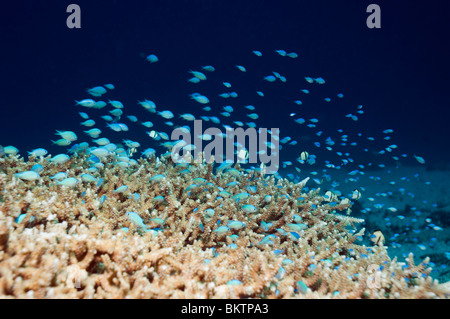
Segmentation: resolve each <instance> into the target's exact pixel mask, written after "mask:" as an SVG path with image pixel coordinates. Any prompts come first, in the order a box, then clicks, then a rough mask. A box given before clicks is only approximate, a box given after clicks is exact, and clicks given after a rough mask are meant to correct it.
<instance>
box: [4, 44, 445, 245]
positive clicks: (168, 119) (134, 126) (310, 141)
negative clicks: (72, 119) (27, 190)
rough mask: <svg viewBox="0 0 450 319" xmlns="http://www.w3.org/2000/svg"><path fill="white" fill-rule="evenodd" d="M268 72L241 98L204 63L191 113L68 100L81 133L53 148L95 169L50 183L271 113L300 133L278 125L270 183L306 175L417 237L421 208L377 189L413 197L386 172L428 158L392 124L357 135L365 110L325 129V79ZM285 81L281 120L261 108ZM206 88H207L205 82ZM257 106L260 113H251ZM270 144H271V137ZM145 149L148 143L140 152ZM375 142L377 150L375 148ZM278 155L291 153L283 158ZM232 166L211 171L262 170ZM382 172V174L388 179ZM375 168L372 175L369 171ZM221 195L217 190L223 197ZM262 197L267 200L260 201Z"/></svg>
mask: <svg viewBox="0 0 450 319" xmlns="http://www.w3.org/2000/svg"><path fill="white" fill-rule="evenodd" d="M249 54H250V55H253V58H254V59H261V58H262V57H266V56H270V57H271V58H272V59H273V61H274V62H277V61H278V59H284V60H283V63H293V64H295V63H300V62H299V61H301V57H300V55H299V54H298V53H295V52H288V51H285V50H281V49H280V50H274V51H272V52H262V51H258V50H255V51H252V52H250V53H249ZM286 59H287V60H288V61H286ZM145 60H146V62H148V63H150V64H151V65H150V68H151V67H152V66H153V65H154V64H155V63H157V62H159V63H160V59H159V58H158V57H157V56H156V55H155V54H150V55H148V56H147V57H146V58H145ZM289 61H290V62H289ZM146 62H144V63H146ZM222 67H223V66H222ZM265 67H266V66H265V65H261V68H265ZM270 67H271V68H270V70H267V72H265V73H263V75H262V76H261V77H260V80H259V82H258V83H257V85H259V88H258V89H257V90H255V91H253V92H248V91H245V92H241V91H239V90H238V89H237V88H235V87H237V85H236V84H237V83H233V82H232V81H231V80H230V79H229V78H231V77H226V76H225V77H223V78H222V76H221V75H220V76H219V75H216V74H217V73H218V70H220V69H221V68H220V67H219V66H212V65H202V66H196V67H193V68H192V69H186V73H185V75H186V82H187V83H188V85H190V86H191V90H192V91H191V94H190V95H189V96H186V99H185V100H186V105H189V107H190V109H189V112H178V111H177V108H172V109H171V108H170V107H167V106H166V105H160V104H159V103H158V101H155V100H154V99H153V98H152V97H151V96H149V97H145V98H144V99H140V100H136V101H135V103H134V104H130V103H125V102H124V101H120V100H117V99H108V100H107V101H106V100H102V99H103V96H104V95H108V94H110V92H111V91H113V90H115V89H116V88H115V86H114V85H113V84H103V85H98V86H95V87H92V88H89V89H87V90H86V93H87V94H88V96H85V97H83V98H81V99H79V100H75V108H76V109H77V112H78V113H79V116H80V117H81V121H80V128H82V129H81V130H80V132H73V131H66V130H56V132H55V136H56V138H55V140H52V141H51V142H52V143H53V144H55V145H58V146H61V147H67V148H68V150H67V153H68V154H76V153H79V152H87V153H88V154H91V155H92V157H91V159H92V161H91V162H92V165H91V167H90V168H89V174H83V176H82V177H81V179H82V180H78V179H76V178H74V177H70V176H67V174H65V172H60V173H58V174H56V175H55V176H53V179H55V180H57V181H58V182H57V183H58V185H61V186H62V187H74V186H75V185H77V184H78V183H80V182H87V183H91V182H92V183H101V180H100V179H99V178H96V177H95V172H96V171H97V170H98V169H99V168H100V167H102V166H103V164H102V160H103V159H105V158H108V159H114V160H115V162H116V165H119V166H121V167H123V168H129V167H135V166H137V163H138V162H137V159H138V158H139V157H152V156H158V155H159V154H163V153H166V152H170V151H171V150H172V148H173V147H175V146H177V147H182V148H183V149H184V150H187V151H193V150H194V149H195V145H193V144H186V143H184V144H182V145H181V144H180V143H183V141H181V142H180V141H178V140H175V141H173V140H171V137H170V136H171V132H172V130H173V129H175V128H179V129H181V130H183V131H184V132H186V133H189V132H191V130H192V128H191V126H190V124H193V121H195V120H202V121H203V125H205V128H206V126H208V127H218V128H220V129H222V128H223V129H224V130H225V131H227V130H228V129H231V128H237V127H242V128H244V129H246V128H258V127H261V126H262V125H261V122H260V121H261V119H262V118H266V119H267V114H268V113H269V111H270V112H272V113H274V114H275V116H276V117H277V118H282V119H283V121H284V122H285V123H289V125H291V124H292V125H296V132H297V134H296V136H287V135H284V133H283V127H281V128H280V136H279V144H280V149H279V151H280V153H279V155H280V165H279V169H278V171H276V172H274V174H275V176H276V178H287V179H289V180H291V181H294V182H300V181H302V180H304V179H305V178H306V177H311V179H310V181H311V182H310V184H309V185H308V186H310V187H311V188H314V187H316V188H319V187H320V188H321V192H323V193H324V194H325V197H326V198H328V200H329V201H330V202H340V201H341V200H342V198H343V197H347V198H349V199H351V200H352V201H353V202H356V201H358V200H360V199H361V198H363V199H364V200H365V201H364V205H362V206H361V207H360V208H359V210H360V212H361V213H363V214H367V215H372V214H375V213H379V212H384V213H386V212H388V213H389V214H390V216H391V217H389V218H387V219H386V218H385V221H384V222H385V225H379V228H382V227H381V226H383V227H384V228H386V227H389V226H391V225H392V223H394V220H395V223H396V225H399V221H400V222H402V223H403V225H404V226H405V227H406V226H408V227H410V228H412V229H413V231H414V232H415V234H418V233H419V232H421V231H422V230H421V229H420V227H418V226H417V227H415V226H414V225H416V224H417V223H418V221H419V220H420V218H421V212H420V211H419V210H417V209H415V208H414V207H412V208H411V210H412V211H413V213H414V214H412V215H413V217H411V214H409V215H408V217H406V216H404V215H405V214H404V213H402V212H401V210H400V209H399V208H397V207H393V206H391V204H389V202H387V201H385V199H386V198H388V197H390V196H392V195H393V192H392V191H383V184H385V185H389V186H398V189H397V191H396V193H399V194H402V195H404V196H405V197H410V198H414V196H415V194H414V193H412V192H408V190H407V187H408V182H409V181H411V180H417V179H419V178H420V176H419V174H416V175H414V176H403V177H401V178H399V179H398V178H397V179H396V178H390V177H389V173H390V170H392V169H395V167H396V166H398V164H399V163H401V162H402V161H412V160H414V161H415V162H416V163H419V164H421V165H425V164H426V161H425V159H424V158H423V157H422V156H421V155H417V154H406V153H404V152H402V151H401V150H402V148H401V146H398V145H397V144H395V143H393V142H392V140H395V135H394V130H393V129H391V128H382V129H380V130H379V131H377V132H373V131H372V132H364V131H363V130H361V131H358V127H357V126H355V124H356V123H357V122H358V121H360V120H361V118H362V117H364V116H365V109H364V107H363V105H356V106H353V107H350V108H351V109H352V111H351V112H348V108H349V107H348V106H347V107H346V108H347V111H346V112H348V113H347V114H343V115H342V118H340V119H335V121H336V122H337V123H339V124H341V125H342V128H338V129H336V130H334V131H331V130H330V129H329V128H328V127H327V126H326V125H322V119H321V117H324V114H325V113H326V111H325V110H323V111H322V109H321V108H322V106H320V105H319V103H318V102H317V101H315V102H312V101H311V98H310V96H311V95H314V94H318V95H321V94H322V92H323V89H322V87H324V86H326V85H327V82H326V80H325V79H324V78H323V77H322V76H319V75H309V74H305V75H299V76H298V78H296V79H291V78H289V77H288V76H287V75H284V74H282V72H280V71H276V70H275V71H274V69H276V67H273V68H272V66H270ZM226 71H227V72H229V73H231V74H233V75H234V76H233V77H232V78H234V79H236V78H237V79H240V81H241V82H242V83H245V82H246V81H248V79H247V78H246V77H247V76H248V74H250V73H251V72H256V70H252V68H251V67H249V66H245V65H241V64H236V65H233V66H229V67H228V68H227V69H226ZM220 74H222V73H220ZM291 81H292V83H294V84H292V85H293V86H295V87H296V88H295V89H296V91H297V94H296V96H293V97H288V98H286V96H284V97H283V100H282V102H280V103H283V104H289V105H290V106H289V107H290V112H287V113H286V114H281V113H280V112H279V111H278V107H277V106H276V105H272V106H268V105H266V104H264V99H265V98H266V97H267V96H271V95H273V90H271V89H270V86H271V85H272V86H273V85H287V84H288V83H289V82H291ZM210 82H212V84H211V83H210ZM204 83H210V84H208V86H205V85H204ZM242 83H241V84H242ZM213 84H216V88H217V91H211V89H209V88H210V87H211V85H213ZM275 92H276V91H275ZM316 92H320V93H316ZM241 96H245V98H241ZM249 96H253V102H251V104H249V103H248V100H249V98H248V97H249ZM319 100H320V101H321V102H325V103H326V104H325V106H324V107H329V106H328V104H330V103H331V104H332V102H333V101H345V95H344V94H343V93H341V92H335V93H333V94H329V95H323V96H320V98H319ZM189 103H191V104H189ZM339 105H341V104H339ZM308 107H310V108H311V107H314V108H317V110H316V113H315V114H316V116H314V117H310V116H307V115H302V114H308V113H309V112H305V111H304V110H306V109H307V108H308ZM141 108H142V109H143V110H145V113H143V112H142V111H143V110H142V109H141ZM258 109H259V110H260V112H258ZM346 112H344V113H346ZM135 114H145V116H143V115H140V116H139V117H138V116H136V115H135ZM259 122H260V123H259ZM379 127H383V124H382V123H380V125H379ZM205 128H204V129H205ZM142 129H143V130H144V131H145V134H142V137H140V138H139V140H138V141H137V140H131V139H127V138H124V137H123V135H122V136H121V134H124V133H123V132H129V131H130V132H133V131H135V132H136V134H134V135H133V137H135V136H137V135H138V133H139V132H141V131H142ZM268 132H269V134H271V130H270V129H268ZM219 134H222V136H223V134H224V133H217V134H207V133H204V134H201V135H199V136H198V137H199V138H201V139H202V140H203V141H204V142H208V141H211V140H213V139H214V138H215V135H219ZM306 137H307V138H306ZM135 139H136V138H135ZM268 140H270V137H269V139H268ZM143 145H147V146H148V147H143ZM234 145H235V146H236V147H235V149H236V151H235V155H236V156H237V157H238V158H239V159H246V158H247V157H248V152H249V146H248V145H242V144H240V145H238V143H234ZM380 145H384V146H383V147H380ZM238 146H239V147H238ZM266 146H267V150H268V149H270V152H278V150H276V149H275V147H274V145H273V143H271V142H266ZM138 150H139V151H140V155H139V153H138V154H136V153H137V152H138ZM0 152H1V153H0V155H2V154H6V155H8V154H11V155H16V154H18V153H19V150H18V149H17V148H15V147H14V146H5V147H1V148H0ZM264 152H265V151H264V150H259V151H258V155H261V154H263V153H264ZM285 154H289V155H287V156H285ZM292 154H295V156H292ZM47 155H48V151H47V150H46V149H45V148H36V149H34V150H31V151H29V152H28V156H34V157H45V156H47ZM69 159H70V157H69V155H67V154H64V153H61V154H57V155H52V157H51V162H52V163H53V164H54V165H58V164H61V163H65V162H66V161H68V160H69ZM234 164H235V163H233V162H230V161H224V162H223V163H221V164H220V165H218V167H217V170H218V171H222V170H227V172H228V173H229V174H236V175H240V174H244V173H245V172H248V171H249V170H261V169H262V168H261V166H260V165H259V164H251V163H247V164H245V163H244V164H241V167H242V169H241V170H239V169H236V168H235V167H234ZM39 170H40V168H39V167H35V168H33V169H32V170H30V171H25V172H20V173H17V174H16V177H17V178H19V179H21V180H24V181H31V180H37V179H39V178H40V175H39ZM186 170H188V168H186ZM385 170H389V171H388V174H386V172H385ZM377 172H379V174H376V173H377ZM181 173H182V172H181ZM392 176H393V175H392ZM164 178H165V177H164V175H156V176H154V177H152V178H151V179H150V181H156V182H157V181H161V180H162V179H164ZM363 178H365V179H366V180H367V179H369V180H371V181H373V182H374V183H376V184H377V185H379V188H378V189H377V191H376V192H373V188H370V189H369V188H368V187H365V186H364V184H363V182H362V181H363ZM389 178H390V179H389ZM194 184H196V185H200V184H201V181H195V183H194ZM429 184H430V183H429V182H427V181H425V182H424V186H427V185H429ZM352 185H353V186H352ZM340 189H347V191H345V192H344V191H340ZM348 189H350V191H348ZM126 190H127V186H126V185H123V186H121V187H119V188H117V189H116V190H115V192H118V193H121V192H125V191H126ZM224 192H225V191H222V193H224ZM222 196H226V194H222ZM246 196H251V195H249V194H248V193H243V194H239V195H237V196H236V200H237V201H239V200H244V199H245V197H246ZM265 200H266V199H265ZM267 201H270V198H267ZM360 203H361V201H360ZM241 209H242V210H243V211H245V212H247V213H253V212H255V210H256V208H255V207H254V206H252V205H243V206H242V207H241ZM211 213H212V214H213V213H214V212H211ZM348 213H350V211H349V212H348ZM127 214H128V217H129V219H130V220H131V221H132V222H133V223H134V224H136V225H137V226H138V227H141V228H142V229H143V230H147V228H146V225H145V224H144V223H143V221H142V220H140V217H139V215H137V214H136V213H134V212H129V213H127ZM153 222H154V223H156V224H161V223H163V222H164V221H162V220H158V219H155V220H153ZM415 223H416V224H415ZM425 223H426V227H427V228H428V229H432V230H434V231H436V232H439V231H442V230H443V229H442V227H441V226H439V225H436V224H434V223H433V222H432V221H431V220H428V219H427V220H426V221H425ZM400 225H402V224H400ZM411 225H412V226H411ZM417 225H419V224H417ZM242 227H245V224H243V223H242V222H240V221H229V222H228V224H227V225H222V226H220V227H218V228H217V230H216V232H219V233H224V232H227V231H228V230H229V229H239V228H242ZM262 227H264V225H262ZM301 227H302V224H301V223H297V224H290V229H289V230H288V231H290V232H297V231H299V230H301ZM374 236H375V237H374ZM402 236H403V237H404V232H402V231H400V232H399V233H395V234H394V235H393V236H392V237H391V238H386V242H389V245H392V246H393V247H400V246H401V243H400V241H399V240H400V237H402ZM374 238H375V239H374ZM369 239H370V240H371V241H373V242H376V243H380V242H384V241H385V238H384V236H383V234H382V233H381V232H380V231H379V230H376V229H373V230H372V237H370V238H369ZM263 241H270V237H268V238H265V239H263ZM427 246H430V245H429V243H422V242H420V243H418V245H417V247H418V249H420V250H426V249H427Z"/></svg>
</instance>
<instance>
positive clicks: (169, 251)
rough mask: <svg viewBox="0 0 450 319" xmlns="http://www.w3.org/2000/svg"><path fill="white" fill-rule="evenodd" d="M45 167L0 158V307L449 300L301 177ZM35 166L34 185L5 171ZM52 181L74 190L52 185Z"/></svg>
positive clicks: (341, 202)
mask: <svg viewBox="0 0 450 319" xmlns="http://www.w3.org/2000/svg"><path fill="white" fill-rule="evenodd" d="M50 159H51V157H50V156H47V157H33V156H31V157H30V158H29V159H28V161H24V159H23V158H20V157H19V156H17V155H16V156H14V155H8V156H6V157H1V158H0V297H2V298H448V297H449V295H450V287H449V285H448V283H447V284H439V283H438V282H437V280H434V279H433V278H431V277H430V276H429V273H430V271H431V269H430V268H429V267H428V265H427V263H429V260H428V259H425V260H424V261H423V262H422V263H420V264H419V265H415V264H414V261H413V258H412V255H410V256H409V257H408V258H407V260H406V262H399V261H397V259H392V260H391V259H390V258H389V256H388V254H387V248H386V247H385V246H383V245H382V244H381V245H376V246H373V247H366V246H364V245H360V244H358V241H359V240H361V238H362V236H364V231H365V230H364V229H360V230H358V229H357V226H358V224H360V223H361V222H362V221H363V220H362V219H357V218H354V217H351V216H349V215H348V213H349V208H350V206H351V204H352V203H351V201H350V200H348V199H345V198H343V199H337V200H336V201H335V202H333V201H331V200H330V198H327V197H325V196H322V195H320V190H319V189H313V190H308V189H307V188H306V187H305V184H306V182H307V179H305V180H304V181H302V182H300V183H297V184H294V183H292V182H289V181H287V180H285V179H278V180H277V179H275V178H274V177H273V176H267V175H264V174H263V172H261V171H259V170H246V169H243V168H241V167H239V165H235V166H234V168H230V169H228V170H227V169H225V170H219V169H215V168H214V166H213V164H211V163H209V164H208V163H204V162H202V161H197V162H193V163H191V164H175V163H173V162H172V160H171V157H170V156H168V155H165V156H161V157H159V158H157V157H154V156H153V157H151V158H148V159H142V158H141V159H139V160H138V161H137V162H136V163H135V164H134V165H129V166H128V167H125V166H121V165H117V162H116V161H115V159H114V157H108V158H105V159H104V160H103V165H97V167H98V169H97V170H96V171H95V172H93V171H92V170H89V168H90V167H91V165H92V163H91V161H90V159H89V156H88V155H86V154H83V153H81V154H74V155H72V156H71V157H70V159H69V160H68V161H66V162H63V163H56V162H52V161H50ZM37 163H39V164H40V165H42V170H41V171H40V172H39V174H40V176H39V178H38V179H35V180H23V179H20V178H19V177H18V176H16V175H15V174H17V173H19V172H24V171H29V170H31V169H32V167H33V165H35V164H37ZM58 172H65V173H67V175H68V176H70V177H71V178H76V179H77V181H78V182H77V183H76V184H75V185H74V184H73V183H71V184H70V185H68V186H64V183H59V184H58V182H57V181H56V180H55V179H52V176H53V175H54V174H56V173H58ZM88 173H89V174H92V175H93V176H94V177H95V180H93V181H90V180H88V179H83V178H82V177H81V175H82V174H88ZM122 186H127V187H122ZM119 189H120V191H118V190H119ZM132 214H135V215H132ZM130 216H133V217H132V218H131V217H130Z"/></svg>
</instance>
